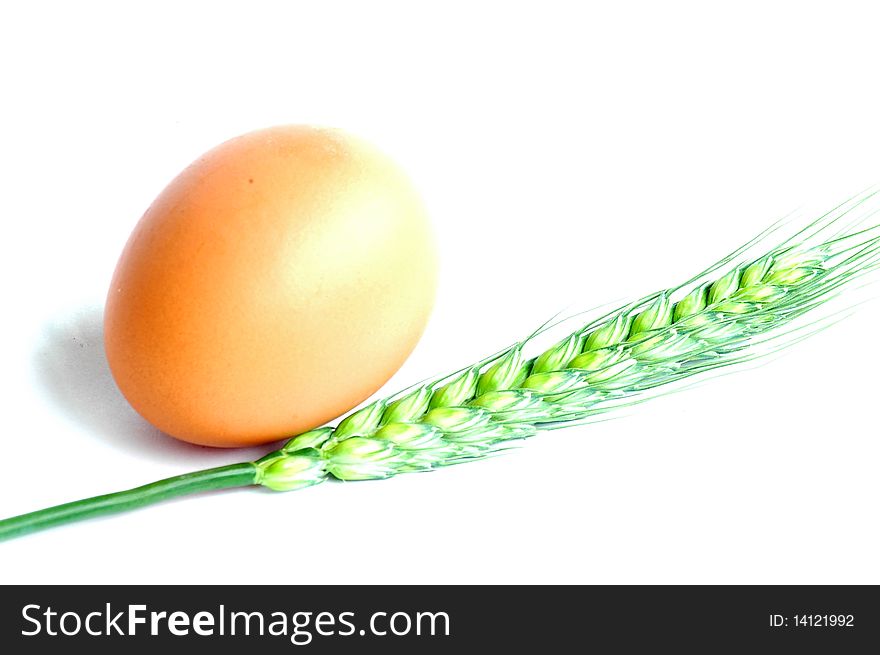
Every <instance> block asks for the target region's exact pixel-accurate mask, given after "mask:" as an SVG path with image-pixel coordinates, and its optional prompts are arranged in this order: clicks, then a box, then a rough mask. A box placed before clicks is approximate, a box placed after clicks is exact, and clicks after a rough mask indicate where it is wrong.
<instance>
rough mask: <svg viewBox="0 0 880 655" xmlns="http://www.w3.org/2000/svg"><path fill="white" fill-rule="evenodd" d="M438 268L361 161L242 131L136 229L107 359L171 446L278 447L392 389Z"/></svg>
mask: <svg viewBox="0 0 880 655" xmlns="http://www.w3.org/2000/svg"><path fill="white" fill-rule="evenodd" d="M436 268H437V258H436V253H435V249H434V241H433V238H432V235H431V230H430V225H429V223H428V220H427V217H426V215H425V211H424V208H423V205H422V203H421V201H420V199H419V197H418V195H417V193H416V191H415V190H414V188H413V185H412V184H411V182H410V181H409V180H408V178H407V177H406V175H405V174H404V173H403V172H402V171H401V169H400V168H399V167H398V166H397V165H396V164H394V163H393V162H392V161H391V160H389V159H388V158H387V157H386V156H385V155H383V154H382V153H380V152H379V151H377V150H376V149H375V148H374V147H373V146H371V145H370V144H368V143H366V142H364V141H362V140H360V139H357V138H355V137H352V136H350V135H348V134H346V133H344V132H341V131H338V130H331V129H320V128H313V127H304V126H283V127H275V128H269V129H266V130H261V131H257V132H252V133H250V134H246V135H243V136H240V137H237V138H235V139H232V140H230V141H227V142H226V143H223V144H221V145H220V146H218V147H216V148H215V149H213V150H211V151H209V152H208V153H206V154H205V155H204V156H202V157H201V158H199V159H198V160H196V161H195V162H194V163H193V164H191V165H190V166H189V167H188V168H186V169H185V170H184V171H183V172H182V173H181V174H180V175H178V176H177V178H175V179H174V180H173V181H172V182H171V183H170V184H169V185H168V186H167V187H166V188H165V190H164V191H163V192H162V193H161V194H160V195H159V197H158V198H157V199H156V200H155V201H154V202H153V204H152V205H151V206H150V207H149V209H147V211H146V213H145V214H144V216H143V217H142V218H141V220H140V221H139V223H138V224H137V226H136V227H135V229H134V232H133V233H132V235H131V237H130V238H129V240H128V243H127V244H126V246H125V248H124V250H123V252H122V255H121V257H120V259H119V263H118V264H117V267H116V271H115V273H114V275H113V280H112V283H111V286H110V290H109V293H108V297H107V304H106V308H105V315H104V339H105V346H106V351H107V358H108V360H109V363H110V368H111V371H112V373H113V377H114V379H115V380H116V383H117V384H118V386H119V388H120V390H121V391H122V393H123V394H124V395H125V397H126V398H127V399H128V401H129V402H130V403H131V405H132V406H133V407H134V408H135V409H136V410H137V411H138V412H139V413H140V414H141V415H142V416H143V417H144V418H146V419H147V420H148V421H150V422H151V423H152V424H154V425H155V426H156V427H158V428H159V429H160V430H162V431H164V432H166V433H168V434H170V435H172V436H174V437H177V438H179V439H182V440H185V441H190V442H193V443H197V444H203V445H210V446H225V447H232V446H247V445H254V444H261V443H267V442H271V441H275V440H277V439H281V438H284V437H287V436H290V435H293V434H297V433H300V432H303V431H305V430H308V429H311V428H313V427H315V426H318V425H321V424H323V423H326V422H327V421H329V420H332V419H334V418H336V417H338V416H339V415H340V414H342V413H344V412H346V411H347V410H349V409H351V408H352V407H354V406H356V405H357V404H358V403H360V402H362V401H363V400H365V399H366V398H368V397H369V396H370V395H371V394H373V393H374V392H375V391H376V390H378V389H379V387H381V386H382V385H383V384H384V383H385V382H386V381H387V380H388V378H390V377H391V375H392V374H393V373H394V372H395V371H396V370H397V369H398V368H399V367H400V365H401V364H402V363H403V362H404V360H405V359H406V358H407V356H408V355H409V354H410V352H411V351H412V350H413V348H414V347H415V345H416V342H417V341H418V339H419V337H420V336H421V334H422V332H423V330H424V328H425V325H426V322H427V319H428V316H429V313H430V310H431V308H432V306H433V301H434V294H435V287H436Z"/></svg>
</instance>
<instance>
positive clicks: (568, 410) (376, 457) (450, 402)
mask: <svg viewBox="0 0 880 655" xmlns="http://www.w3.org/2000/svg"><path fill="white" fill-rule="evenodd" d="M873 195H874V194H867V195H865V196H863V197H861V198H857V199H853V200H851V201H849V202H848V203H844V205H841V206H840V207H838V208H836V210H834V211H832V212H830V213H829V214H826V215H825V216H823V217H821V218H819V219H817V220H816V221H814V222H813V223H811V224H809V225H808V226H806V227H805V228H804V229H802V230H801V231H800V232H798V233H797V234H796V235H794V236H793V237H791V238H789V239H787V240H785V241H783V242H782V243H780V244H778V245H776V246H775V247H773V248H771V249H769V251H768V252H764V253H763V254H761V255H759V256H756V257H752V258H745V253H746V252H747V251H748V250H750V249H754V247H755V246H756V245H757V244H758V243H759V242H761V241H762V240H763V239H764V238H766V236H767V235H768V234H769V233H771V232H772V231H773V230H775V229H776V228H777V227H778V226H774V227H773V228H771V229H770V230H768V231H766V232H765V233H764V234H762V235H759V237H756V238H755V239H753V240H752V241H750V242H749V243H747V244H746V245H744V246H743V247H741V248H739V249H737V250H736V251H734V252H733V253H731V254H730V255H728V256H727V257H725V258H724V259H722V260H721V261H719V262H717V263H715V264H713V265H712V266H710V267H709V268H708V269H707V270H705V271H703V272H701V273H700V274H699V275H697V276H695V277H694V278H692V279H691V280H688V281H687V282H685V283H684V284H682V285H679V286H677V287H674V288H670V289H665V290H662V291H659V292H657V293H654V294H651V295H649V296H646V297H644V298H641V299H640V300H638V301H636V302H634V303H631V304H628V305H626V306H624V307H621V308H618V309H617V310H615V311H613V312H611V313H608V314H606V315H604V316H602V317H600V318H599V319H596V320H594V321H592V322H590V323H587V324H585V325H582V326H581V327H579V328H578V329H576V330H575V331H573V332H572V333H570V334H568V335H567V336H565V338H563V339H561V340H560V341H559V342H557V343H556V344H555V345H553V346H552V347H550V348H548V349H547V350H545V351H544V352H542V353H539V354H538V355H537V356H536V357H532V358H527V357H526V356H525V355H524V351H525V349H526V346H527V345H528V344H529V342H530V341H531V340H532V339H533V338H534V337H535V336H536V335H537V333H536V334H534V335H531V336H530V337H529V338H528V339H526V340H524V341H522V342H519V343H516V344H514V345H512V346H511V347H509V348H508V349H506V350H504V351H502V352H500V353H498V354H496V355H494V356H492V357H491V358H489V359H487V360H484V361H481V362H478V363H476V364H474V365H473V366H469V367H467V368H465V369H463V370H461V371H458V372H456V373H454V374H452V375H448V376H445V377H442V378H438V379H436V380H431V381H428V382H426V383H423V384H421V385H418V386H416V387H415V388H411V389H409V390H407V391H406V392H405V393H403V394H400V395H398V396H393V397H391V398H388V399H382V400H378V401H375V402H373V403H372V404H370V405H368V406H367V407H364V408H363V409H360V410H358V411H356V412H354V413H353V414H351V415H350V416H348V417H347V418H346V419H345V420H343V421H342V422H341V423H340V424H339V425H338V426H337V427H336V428H327V427H324V428H318V429H317V430H313V431H311V432H307V433H305V434H302V435H299V436H297V437H294V438H293V439H291V440H290V441H288V442H287V444H285V446H284V447H283V448H282V449H281V450H279V451H277V452H275V453H272V454H270V455H268V456H267V457H266V458H264V459H262V460H260V461H258V462H256V466H257V475H256V482H257V484H262V485H263V486H266V487H269V488H270V489H277V490H286V489H291V488H300V487H303V486H307V485H312V484H317V483H318V482H322V481H323V480H324V479H325V478H326V477H328V476H332V477H335V478H338V479H340V480H369V479H382V478H389V477H392V476H394V475H397V474H399V473H407V472H412V471H428V470H431V469H435V468H438V467H441V466H448V465H451V464H458V463H461V462H464V461H469V460H474V459H481V458H484V457H487V456H489V455H491V454H493V453H496V452H498V451H499V450H502V449H504V448H507V447H509V446H510V444H511V442H512V441H513V440H517V439H523V438H526V437H530V436H532V435H534V434H536V433H537V431H538V430H540V429H548V428H558V427H563V426H565V425H570V424H573V423H578V422H583V421H585V420H588V419H589V418H590V417H593V416H596V415H598V414H603V413H605V412H608V411H611V410H613V409H618V408H621V407H625V406H627V405H631V404H634V403H636V402H642V401H643V400H644V399H645V397H650V396H651V395H652V394H653V395H657V393H658V391H657V390H658V389H665V388H669V387H671V386H672V385H673V383H676V382H680V381H682V380H685V379H687V378H690V377H692V376H695V375H697V374H700V373H705V372H707V371H711V370H714V369H720V368H722V367H726V366H730V365H733V364H738V363H743V362H746V361H751V360H753V359H756V358H758V357H761V356H764V355H766V354H769V353H770V352H773V351H774V350H775V349H778V347H781V346H785V345H788V344H789V343H793V342H795V341H797V340H799V338H801V337H802V336H804V335H805V334H809V328H810V327H811V326H812V327H813V328H815V329H819V327H821V325H820V323H819V322H814V323H812V324H810V323H808V324H806V325H805V326H800V327H798V328H792V327H790V326H791V325H792V324H793V322H794V321H795V319H798V318H800V317H801V316H803V315H804V314H806V313H807V312H810V311H813V310H815V309H817V308H819V307H821V306H823V305H824V304H825V303H826V302H827V301H828V300H830V299H831V298H832V297H834V296H835V295H836V294H837V293H838V291H839V290H840V289H841V287H843V286H845V285H847V284H850V283H851V282H853V281H854V280H855V279H856V278H858V277H860V276H862V275H864V274H866V273H868V272H870V271H872V270H875V269H876V268H877V267H878V261H880V234H878V231H880V229H878V228H877V227H874V228H869V229H866V230H861V231H856V230H855V229H854V228H851V229H850V230H849V231H847V230H840V231H838V232H837V233H834V229H837V228H839V222H840V221H841V219H842V218H843V217H844V216H847V215H848V214H849V213H850V212H851V211H852V210H853V209H855V208H856V207H858V206H860V205H862V204H863V203H864V202H866V201H867V200H868V199H869V198H870V197H872V196H873ZM713 274H714V275H713ZM707 278H708V279H707ZM786 326H789V329H786ZM541 331H543V328H542V330H540V331H539V332H541ZM774 341H775V342H776V344H775V345H774V346H772V347H769V348H768V347H766V346H767V344H770V343H772V342H774ZM762 345H763V346H765V347H764V348H759V347H758V346H762ZM286 458H295V459H296V461H300V460H302V461H303V462H306V461H307V462H308V463H309V464H308V466H307V467H306V468H305V471H306V472H305V473H304V474H300V473H299V471H298V467H294V468H289V467H287V466H286V465H285V464H283V462H284V461H285V459H286ZM303 466H305V464H303Z"/></svg>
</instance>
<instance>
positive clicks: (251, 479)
mask: <svg viewBox="0 0 880 655" xmlns="http://www.w3.org/2000/svg"><path fill="white" fill-rule="evenodd" d="M256 472H257V469H256V465H255V464H254V463H253V462H242V463H240V464H232V465H230V466H221V467H219V468H212V469H206V470H204V471H194V472H192V473H185V474H184V475H177V476H174V477H172V478H166V479H164V480H159V481H157V482H152V483H150V484H145V485H143V486H141V487H135V488H134V489H127V490H125V491H117V492H116V493H111V494H105V495H103V496H95V497H93V498H84V499H83V500H75V501H73V502H71V503H65V504H64V505H56V506H55V507H48V508H46V509H41V510H39V511H36V512H31V513H29V514H22V515H21V516H15V517H13V518H9V519H5V520H3V521H0V540H3V539H11V538H13V537H20V536H22V535H25V534H28V533H31V532H36V531H38V530H45V529H46V528H51V527H54V526H56V525H63V524H65V523H72V522H74V521H81V520H83V519H89V518H95V517H98V516H106V515H109V514H118V513H120V512H127V511H128V510H132V509H137V508H139V507H144V506H146V505H152V504H153V503H158V502H161V501H163V500H168V499H169V498H175V497H177V496H186V495H189V494H194V493H198V492H202V491H212V490H215V489H229V488H232V487H247V486H250V485H252V484H254V483H255V479H256Z"/></svg>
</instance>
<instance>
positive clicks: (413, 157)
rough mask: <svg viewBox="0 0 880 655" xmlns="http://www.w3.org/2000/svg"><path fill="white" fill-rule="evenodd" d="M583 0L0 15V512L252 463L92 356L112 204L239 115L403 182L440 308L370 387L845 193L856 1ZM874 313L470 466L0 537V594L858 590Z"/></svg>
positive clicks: (864, 13) (861, 94)
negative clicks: (346, 134) (80, 590)
mask: <svg viewBox="0 0 880 655" xmlns="http://www.w3.org/2000/svg"><path fill="white" fill-rule="evenodd" d="M606 4H607V5H610V4H612V3H601V4H600V3H593V4H591V3H584V2H567V3H562V2H546V1H544V2H540V3H538V2H534V3H528V4H519V3H513V2H504V3H497V4H495V3H489V2H467V3H454V2H449V1H448V0H447V1H446V2H443V3H433V4H432V6H430V7H429V6H428V4H427V3H398V4H390V3H382V2H369V3H354V2H352V3H338V2H320V3H318V2H313V3H295V2H294V3H287V2H285V3H281V2H279V3H267V2H254V1H252V0H251V1H248V2H239V3H236V4H232V5H226V4H223V3H218V2H210V3H195V2H174V3H161V2H152V3H142V4H141V5H140V6H139V7H135V6H133V4H131V3H106V4H98V3H88V2H77V3H61V2H59V3H54V4H48V3H41V2H31V3H6V4H4V6H3V9H2V10H0V67H2V82H0V84H2V86H0V96H2V102H0V119H2V120H0V221H2V223H0V230H2V231H0V234H2V236H0V248H2V256H0V284H2V287H0V289H2V295H0V298H2V303H3V304H2V306H3V310H2V322H0V402H2V430H0V434H2V441H0V449H2V450H0V461H2V475H0V515H3V516H9V515H13V514H18V513H21V512H25V511H29V510H33V509H37V508H40V507H43V506H46V505H49V504H55V503H59V502H64V501H68V500H73V499H76V498H79V497H83V496H88V495H93V494H97V493H103V492H108V491H113V490H117V489H122V488H126V487H130V486H134V485H137V484H141V483H144V482H148V481H151V480H155V479H158V478H161V477H165V476H169V475H174V474H177V473H182V472H185V471H188V470H193V469H195V468H204V467H207V466H214V465H219V464H221V463H225V462H232V461H237V460H240V459H243V458H245V457H253V456H255V455H258V454H259V453H260V452H261V451H260V450H254V451H247V452H231V451H216V450H209V449H203V448H197V447H194V446H189V445H186V444H182V443H178V442H176V441H173V440H172V439H170V438H168V437H166V436H164V435H162V434H160V433H158V432H157V431H156V430H154V429H153V428H151V427H150V426H149V425H148V424H146V423H145V422H144V421H143V420H142V419H140V418H139V417H138V416H137V415H136V414H135V413H134V412H133V411H132V410H130V409H129V408H128V407H127V405H126V404H125V401H124V400H123V399H122V397H121V396H120V394H119V393H118V392H117V391H116V389H115V387H114V386H113V383H112V380H111V378H110V376H109V372H108V369H107V366H106V364H105V361H104V359H103V352H102V346H101V332H100V314H101V305H102V302H103V298H104V294H105V291H106V287H107V285H108V283H109V278H110V275H111V273H112V269H113V266H114V265H115V262H116V258H117V256H118V254H119V252H120V250H121V248H122V246H123V244H124V242H125V240H126V238H127V237H128V234H129V232H130V231H131V229H132V228H133V227H134V224H135V222H136V221H137V220H138V218H139V216H140V214H141V213H142V212H143V210H144V209H145V208H146V206H147V205H148V204H149V203H150V201H151V200H152V198H153V197H154V196H155V195H156V194H157V193H158V192H159V191H160V190H161V189H162V187H163V186H164V185H165V184H166V183H167V182H168V181H169V180H170V179H171V178H172V177H173V176H174V175H175V174H176V173H177V172H178V171H179V170H180V169H182V168H183V167H184V166H185V165H186V164H187V163H189V162H190V161H191V160H193V159H194V158H195V157H197V156H198V155H199V154H200V153H201V152H203V151H204V150H206V149H208V148H210V147H212V146H213V145H215V144H217V143H219V142H221V141H223V140H225V139H227V138H229V137H231V136H234V135H236V134H238V133H241V132H244V131H247V130H250V129H254V128H258V127H263V126H267V125H272V124H277V123H297V122H305V123H321V124H329V125H335V126H339V127H344V128H347V129H349V130H351V131H354V132H357V133H359V134H362V135H364V136H366V137H368V138H370V139H372V140H373V141H375V142H376V143H378V144H380V145H381V146H382V147H383V148H384V149H385V150H386V151H388V152H389V153H391V154H392V155H393V156H395V157H396V158H397V159H398V160H399V161H400V162H401V163H402V164H403V165H404V166H405V167H406V168H407V170H408V171H409V172H410V173H411V175H412V177H413V179H414V180H415V182H416V183H417V184H418V186H419V187H420V188H421V190H422V192H423V194H424V198H425V201H426V203H427V204H428V206H429V208H430V212H431V214H432V216H433V219H434V221H435V224H436V230H437V234H438V238H439V241H440V245H441V248H442V255H443V270H442V283H441V290H440V298H439V300H438V303H437V307H436V310H435V312H434V315H433V319H432V323H431V326H430V328H429V330H428V333H427V334H426V335H425V337H424V339H423V341H422V342H421V343H420V345H419V347H418V348H417V350H416V352H415V353H414V354H413V356H412V357H411V359H410V361H409V362H408V363H407V364H406V366H405V367H404V368H403V369H402V370H401V371H400V373H399V374H398V375H397V376H396V377H395V378H394V379H393V380H392V381H391V382H390V383H389V386H388V387H387V388H386V391H388V392H391V391H395V390H397V389H398V388H400V387H402V386H405V385H407V384H408V383H410V382H413V381H415V380H417V379H420V378H422V377H424V376H426V375H430V374H433V373H438V372H442V371H445V370H448V369H450V368H452V367H458V366H460V365H464V364H467V363H469V361H470V360H475V359H478V358H480V357H481V356H483V355H485V354H488V353H489V352H494V351H495V350H497V349H498V348H499V347H501V346H504V345H506V344H507V343H509V342H511V341H513V340H515V339H516V338H518V337H521V336H523V335H525V334H526V333H528V332H529V331H531V329H532V328H533V327H534V326H535V324H536V323H540V322H541V321H543V320H544V319H545V318H547V317H548V316H550V315H552V314H553V313H555V312H556V311H557V310H560V309H565V308H566V307H569V306H575V307H586V306H591V305H596V304H599V303H603V302H607V301H613V300H620V299H624V298H629V297H633V296H636V295H642V294H643V293H646V292H649V291H653V290H654V289H655V288H657V287H660V286H666V285H670V284H674V283H677V282H678V281H680V280H682V279H684V278H687V277H689V276H690V274H691V273H694V272H696V271H697V270H700V269H701V268H703V266H704V265H706V264H708V263H710V262H711V261H713V260H715V259H716V258H717V257H719V256H720V255H723V254H724V253H726V252H727V251H729V250H731V249H732V248H733V247H735V246H736V245H738V244H739V243H741V242H743V241H745V240H746V239H747V238H749V237H751V236H752V234H753V233H755V232H757V231H759V230H760V229H762V228H764V227H765V226H766V225H768V224H769V223H770V222H771V221H773V220H775V219H776V218H778V217H780V216H782V215H784V214H786V213H788V212H789V211H790V210H793V209H796V208H798V207H801V206H802V207H804V214H803V216H804V218H805V219H806V218H807V217H809V216H812V215H815V213H816V212H817V211H819V210H822V209H826V208H828V207H830V206H832V205H834V204H836V203H837V202H838V201H840V200H843V199H844V198H846V197H848V196H850V195H852V194H854V193H857V192H859V191H860V190H862V189H863V188H865V187H867V186H868V185H871V184H874V183H877V182H878V181H880V159H878V154H880V124H878V116H880V95H878V88H880V87H878V73H877V70H878V62H880V41H878V39H877V30H876V26H877V24H878V20H880V14H878V10H877V9H876V5H875V4H873V3H865V4H864V5H856V4H851V3H845V2H835V3H821V4H813V3H806V2H791V3H767V2H760V3H745V2H740V3H728V4H727V6H726V8H722V7H721V6H720V3H700V2H694V3H681V2H678V3H675V2H673V3H669V2H666V3H634V2H631V3H614V5H615V6H614V7H613V8H610V7H608V6H604V5H606ZM872 4H873V7H872ZM12 7H15V8H12ZM878 319H880V312H878V307H877V303H874V304H871V305H867V306H865V307H863V308H862V309H861V310H860V311H859V312H858V313H857V314H856V315H855V316H853V317H851V318H850V319H848V320H847V321H846V322H845V323H843V324H841V325H839V326H837V327H835V328H833V329H831V330H829V331H827V332H825V333H823V334H821V335H820V336H818V337H816V338H814V339H813V340H811V341H809V342H807V343H804V344H800V345H798V346H797V347H796V348H794V349H792V350H791V351H790V352H789V353H788V354H787V355H786V356H785V357H783V358H781V359H778V360H776V361H773V362H771V363H769V364H767V365H765V366H763V367H760V368H757V369H755V370H750V371H744V372H741V373H739V374H738V375H735V376H727V377H724V378H722V379H719V380H713V381H710V382H707V383H706V384H704V385H702V386H700V387H699V388H696V389H693V390H689V391H686V392H683V393H681V394H678V395H675V396H672V397H669V398H666V399H663V400H658V401H656V402H653V403H650V404H648V405H644V406H641V407H639V408H638V409H637V410H634V411H632V412H631V413H630V414H631V415H629V416H627V417H625V418H622V419H620V420H617V421H611V422H606V423H600V424H596V425H591V426H586V427H580V428H571V429H568V430H564V431H557V432H554V433H551V434H545V435H541V436H540V437H538V438H536V439H534V440H532V441H530V442H528V443H527V444H525V445H524V447H523V448H521V449H518V450H516V451H515V452H513V453H510V454H508V455H506V456H504V457H500V458H496V459H493V460H491V461H487V462H483V463H475V464H471V465H467V466H461V467H456V468H452V469H446V470H443V471H440V472H437V473H433V474H430V475H410V476H401V477H399V478H396V479H393V480H390V481H383V482H370V483H349V484H340V483H336V484H324V485H321V486H318V487H315V488H312V489H308V490H306V491H302V492H298V493H290V494H273V493H271V492H268V491H262V490H255V489H254V490H241V491H232V492H225V493H216V494H209V495H207V496H202V497H199V498H194V499H189V500H181V501H176V502H170V503H166V504H164V505H162V506H158V507H154V508H151V509H147V510H144V511H140V512H136V513H131V514H127V515H123V516H119V517H115V518H110V519H103V520H98V521H92V522H87V523H82V524H78V525H75V526H71V527H66V528H63V529H58V530H54V531H50V532H45V533H42V534H38V535H35V536H31V537H28V538H24V539H21V540H17V541H12V542H7V543H3V544H0V582H4V583H11V582H24V583H36V582H110V583H138V582H142V583H143V582H145V583H161V582H242V583H243V582H285V583H333V582H403V583H427V582H479V583H483V582H502V583H506V582H530V583H531V582H588V583H637V582H640V583H657V582H667V583H708V582H713V583H722V582H723V583H786V582H787V583H810V582H813V583H832V582H835V583H860V582H873V583H880V560H878V558H877V553H878V552H880V528H878V525H877V500H878V497H880V477H878V476H877V464H878V461H880V442H878V439H877V436H876V433H877V430H876V425H875V422H876V415H877V382H876V379H877V378H876V371H877V370H878V367H880V353H878V351H877V349H876V348H875V347H873V345H872V344H874V343H875V342H876V329H877V328H876V326H877V324H878Z"/></svg>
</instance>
